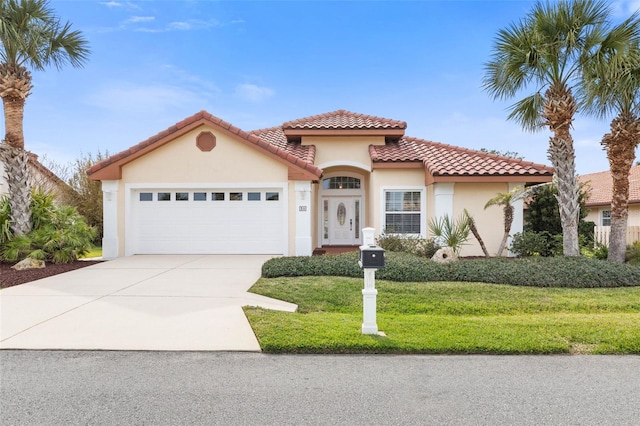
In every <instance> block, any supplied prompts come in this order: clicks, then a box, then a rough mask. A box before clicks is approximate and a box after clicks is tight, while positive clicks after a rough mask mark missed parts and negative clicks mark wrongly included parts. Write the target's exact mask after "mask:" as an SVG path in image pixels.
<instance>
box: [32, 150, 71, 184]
mask: <svg viewBox="0 0 640 426" xmlns="http://www.w3.org/2000/svg"><path fill="white" fill-rule="evenodd" d="M28 154H29V165H30V166H31V167H33V168H34V169H36V170H37V171H38V172H40V173H42V175H43V176H45V177H46V179H49V180H50V181H51V183H53V184H56V185H65V186H66V185H67V183H66V182H65V181H63V180H62V179H60V177H58V175H56V174H55V173H53V172H52V171H51V170H49V169H48V168H47V167H45V166H44V165H43V164H42V163H41V162H40V161H38V155H37V154H34V153H33V152H29V153H28Z"/></svg>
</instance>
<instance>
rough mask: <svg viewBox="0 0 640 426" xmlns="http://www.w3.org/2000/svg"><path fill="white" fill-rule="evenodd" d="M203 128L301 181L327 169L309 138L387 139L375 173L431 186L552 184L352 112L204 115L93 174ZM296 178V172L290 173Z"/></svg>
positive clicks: (543, 173) (516, 165)
mask: <svg viewBox="0 0 640 426" xmlns="http://www.w3.org/2000/svg"><path fill="white" fill-rule="evenodd" d="M201 125H209V126H213V127H216V128H218V129H220V130H223V131H225V132H227V133H230V134H233V135H236V136H237V137H239V138H240V139H241V140H242V141H244V142H246V143H248V144H250V145H252V146H254V147H256V148H257V149H261V150H263V151H264V152H266V153H268V154H270V155H273V156H275V157H276V158H278V159H280V160H282V161H285V162H286V163H288V164H289V165H292V166H294V167H297V168H298V169H300V170H301V171H302V173H300V174H299V177H300V178H304V179H309V177H312V178H313V180H317V178H319V177H320V176H321V175H322V170H321V169H319V168H318V167H316V166H315V165H314V161H315V154H316V148H315V146H314V145H301V144H300V137H301V136H304V135H310V136H313V135H315V136H323V135H334V136H337V135H369V136H370V135H379V136H384V137H385V145H370V146H369V154H370V156H371V161H372V165H373V168H406V167H416V168H421V167H423V168H425V169H426V170H427V172H428V173H427V179H426V180H427V183H433V182H436V181H440V182H454V181H465V180H468V181H473V180H478V179H481V180H484V181H487V180H488V181H504V180H505V179H507V180H510V181H523V182H548V181H550V180H551V177H552V176H553V168H551V167H548V166H545V165H542V164H536V163H531V162H528V161H523V160H519V159H514V158H509V157H502V156H499V155H494V154H488V153H485V152H481V151H474V150H470V149H465V148H459V147H456V146H452V145H446V144H442V143H437V142H431V141H427V140H424V139H418V138H413V137H409V136H404V131H405V129H406V127H407V124H406V123H405V122H404V121H398V120H391V119H387V118H381V117H375V116H371V115H364V114H356V113H353V112H350V111H345V110H337V111H334V112H330V113H326V114H320V115H314V116H310V117H305V118H301V119H298V120H293V121H288V122H286V123H284V124H283V125H282V126H276V127H270V128H266V129H259V130H253V131H250V132H245V131H243V130H240V129H239V128H237V127H234V126H232V125H231V124H229V123H227V122H225V121H223V120H221V119H220V118H217V117H215V116H213V115H211V114H209V113H207V112H206V111H201V112H199V113H197V114H195V115H193V116H191V117H189V118H187V119H185V120H183V121H181V122H180V123H177V124H176V125H174V126H171V127H169V128H168V129H166V130H164V131H162V132H160V133H158V134H157V135H155V136H152V137H150V138H149V139H147V140H145V141H143V142H140V143H139V144H137V145H135V146H133V147H131V148H129V149H127V150H124V151H122V152H120V153H118V154H116V155H114V156H111V157H109V158H107V159H105V160H103V161H101V162H100V163H98V164H96V165H95V166H93V167H92V168H91V169H89V170H88V173H89V175H91V178H92V179H95V180H104V179H119V178H120V176H121V174H120V173H121V171H120V168H121V167H122V166H123V165H124V164H126V163H128V162H130V161H133V160H134V159H135V158H138V157H139V156H141V155H144V154H145V153H147V152H149V151H151V150H153V149H156V148H157V147H159V146H162V145H163V144H165V143H167V142H170V141H171V140H173V139H175V138H176V137H178V136H180V135H182V134H184V133H186V132H188V131H191V130H193V129H195V128H197V127H199V126H201ZM290 174H291V172H290Z"/></svg>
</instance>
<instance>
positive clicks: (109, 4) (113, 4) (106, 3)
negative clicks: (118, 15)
mask: <svg viewBox="0 0 640 426" xmlns="http://www.w3.org/2000/svg"><path fill="white" fill-rule="evenodd" d="M100 4H101V5H103V6H107V7H122V3H118V2H117V1H101V2H100Z"/></svg>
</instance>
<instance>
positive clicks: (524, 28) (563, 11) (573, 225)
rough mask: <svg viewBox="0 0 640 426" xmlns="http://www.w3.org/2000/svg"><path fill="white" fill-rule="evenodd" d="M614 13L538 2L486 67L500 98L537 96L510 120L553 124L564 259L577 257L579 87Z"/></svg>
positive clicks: (578, 3)
mask: <svg viewBox="0 0 640 426" xmlns="http://www.w3.org/2000/svg"><path fill="white" fill-rule="evenodd" d="M609 15H610V12H609V8H608V6H607V3H606V2H602V1H595V0H575V1H568V0H560V1H559V2H557V3H556V2H553V3H551V2H548V3H544V4H543V3H537V4H536V5H535V6H534V7H533V9H532V10H531V11H530V12H529V13H528V15H527V16H526V17H525V18H524V19H523V20H521V21H520V22H519V23H517V24H512V25H511V26H509V27H508V28H506V29H502V30H500V31H499V32H498V35H497V38H496V40H495V44H494V46H493V54H492V58H491V60H490V61H489V62H488V63H487V64H486V67H485V72H486V74H485V77H484V81H483V87H484V89H485V90H486V91H487V92H489V93H490V94H491V95H492V96H493V97H494V98H496V99H510V98H513V97H515V96H516V95H519V94H520V92H522V91H524V90H527V89H529V88H530V87H532V88H533V90H534V92H533V94H530V95H529V96H526V97H525V98H524V99H522V100H520V101H518V102H516V103H515V104H514V105H512V106H511V107H510V113H509V116H508V119H513V120H515V121H516V122H518V123H519V124H520V125H521V126H522V127H523V128H524V129H525V130H527V131H537V130H540V129H541V128H542V127H543V126H548V127H549V130H550V131H551V133H552V136H551V137H550V138H549V147H548V151H547V152H548V155H549V159H550V160H551V163H552V164H553V166H554V168H555V173H556V179H557V184H558V198H559V200H558V201H559V205H560V217H561V221H562V231H563V251H564V255H565V256H578V255H579V254H580V248H579V245H578V215H579V211H580V205H579V203H578V182H577V179H576V167H575V151H574V147H573V138H572V136H571V132H570V129H571V125H572V122H573V117H574V115H575V113H576V112H577V111H578V104H577V101H576V99H575V97H574V95H573V91H574V90H575V88H577V86H578V84H579V83H580V77H581V74H582V67H583V64H584V62H585V60H586V58H587V57H588V54H589V53H590V52H591V51H592V50H593V49H594V48H596V47H597V46H598V45H599V44H600V42H601V41H602V32H603V27H604V26H605V25H606V23H607V18H608V17H609Z"/></svg>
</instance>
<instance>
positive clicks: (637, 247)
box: [625, 241, 640, 265]
mask: <svg viewBox="0 0 640 426" xmlns="http://www.w3.org/2000/svg"><path fill="white" fill-rule="evenodd" d="M625 260H626V261H627V262H629V263H630V264H632V265H640V241H634V242H633V244H631V245H629V246H627V253H626V255H625Z"/></svg>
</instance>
